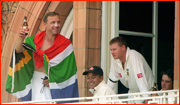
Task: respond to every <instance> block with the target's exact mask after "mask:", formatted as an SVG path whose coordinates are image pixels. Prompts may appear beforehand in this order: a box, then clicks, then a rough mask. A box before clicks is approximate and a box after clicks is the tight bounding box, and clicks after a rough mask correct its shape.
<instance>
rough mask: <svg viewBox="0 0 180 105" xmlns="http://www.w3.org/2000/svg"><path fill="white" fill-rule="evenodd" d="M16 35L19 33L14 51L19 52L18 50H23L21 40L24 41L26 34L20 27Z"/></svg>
mask: <svg viewBox="0 0 180 105" xmlns="http://www.w3.org/2000/svg"><path fill="white" fill-rule="evenodd" d="M18 35H19V40H18V42H17V44H16V53H20V52H23V51H24V47H23V42H24V39H25V37H26V35H25V31H24V29H23V28H22V27H20V29H19V33H18Z"/></svg>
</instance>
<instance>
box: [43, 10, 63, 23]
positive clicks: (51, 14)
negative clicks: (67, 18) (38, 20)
mask: <svg viewBox="0 0 180 105" xmlns="http://www.w3.org/2000/svg"><path fill="white" fill-rule="evenodd" d="M56 15H57V16H58V17H59V14H58V13H56V12H48V13H47V14H46V15H45V16H44V18H43V21H44V22H45V23H47V21H48V20H47V18H48V16H56Z"/></svg>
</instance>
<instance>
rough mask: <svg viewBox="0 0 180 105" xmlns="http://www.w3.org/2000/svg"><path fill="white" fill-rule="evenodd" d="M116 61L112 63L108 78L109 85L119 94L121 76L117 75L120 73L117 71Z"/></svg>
mask: <svg viewBox="0 0 180 105" xmlns="http://www.w3.org/2000/svg"><path fill="white" fill-rule="evenodd" d="M114 63H116V62H114V61H113V62H112V63H111V69H110V73H109V79H108V82H107V85H109V86H110V87H111V88H112V89H113V91H114V92H115V93H116V94H117V93H118V80H119V78H118V77H117V76H118V75H117V74H118V73H116V70H115V68H114Z"/></svg>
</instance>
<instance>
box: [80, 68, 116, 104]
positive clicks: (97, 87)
mask: <svg viewBox="0 0 180 105" xmlns="http://www.w3.org/2000/svg"><path fill="white" fill-rule="evenodd" d="M83 75H87V83H88V85H89V87H90V89H89V91H90V92H92V94H94V96H93V97H95V96H105V95H115V92H114V91H113V90H112V89H111V87H110V86H109V85H107V84H106V83H105V81H104V80H103V70H102V69H101V68H100V67H98V66H92V67H90V68H89V69H88V70H87V71H85V72H83ZM113 99H118V98H117V97H114V98H113ZM106 100H108V99H106V98H100V99H99V101H101V102H100V103H103V102H104V103H105V101H106ZM93 101H95V100H93Z"/></svg>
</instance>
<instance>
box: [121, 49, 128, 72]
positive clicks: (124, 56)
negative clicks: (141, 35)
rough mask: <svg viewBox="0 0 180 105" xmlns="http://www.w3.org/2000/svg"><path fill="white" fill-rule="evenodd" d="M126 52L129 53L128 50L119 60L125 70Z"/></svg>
mask: <svg viewBox="0 0 180 105" xmlns="http://www.w3.org/2000/svg"><path fill="white" fill-rule="evenodd" d="M126 52H127V50H126V51H125V52H124V55H123V57H122V58H120V59H119V60H120V61H121V63H122V67H123V69H124V64H125V62H126Z"/></svg>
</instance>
